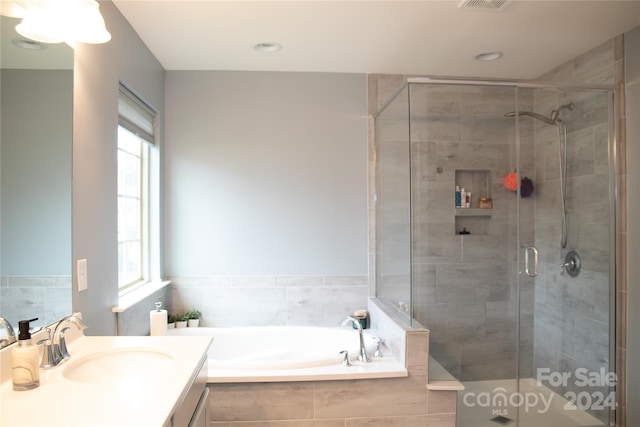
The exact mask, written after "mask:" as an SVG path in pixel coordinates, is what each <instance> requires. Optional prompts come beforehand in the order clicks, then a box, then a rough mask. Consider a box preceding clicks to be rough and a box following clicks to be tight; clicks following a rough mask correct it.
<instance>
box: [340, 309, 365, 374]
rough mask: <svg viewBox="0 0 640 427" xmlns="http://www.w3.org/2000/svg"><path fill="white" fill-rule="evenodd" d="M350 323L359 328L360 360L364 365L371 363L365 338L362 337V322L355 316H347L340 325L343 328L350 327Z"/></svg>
mask: <svg viewBox="0 0 640 427" xmlns="http://www.w3.org/2000/svg"><path fill="white" fill-rule="evenodd" d="M349 322H351V323H352V324H353V325H355V326H356V327H357V328H358V337H359V338H360V350H359V352H358V360H359V361H361V362H364V363H369V362H371V359H369V355H368V354H367V349H366V347H365V346H364V337H363V336H362V325H361V324H360V321H359V320H358V319H356V318H355V317H353V316H347V317H345V318H344V319H343V320H342V322H341V323H340V324H341V325H342V326H345V325H348V324H349Z"/></svg>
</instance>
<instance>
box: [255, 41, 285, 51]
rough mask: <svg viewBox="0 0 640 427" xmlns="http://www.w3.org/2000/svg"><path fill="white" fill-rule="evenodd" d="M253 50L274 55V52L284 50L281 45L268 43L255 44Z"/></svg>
mask: <svg viewBox="0 0 640 427" xmlns="http://www.w3.org/2000/svg"><path fill="white" fill-rule="evenodd" d="M253 48H254V49H255V50H257V51H258V52H267V53H273V52H278V51H279V50H281V49H282V45H281V44H280V43H270V42H266V43H258V44H255V45H253Z"/></svg>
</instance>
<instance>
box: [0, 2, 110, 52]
mask: <svg viewBox="0 0 640 427" xmlns="http://www.w3.org/2000/svg"><path fill="white" fill-rule="evenodd" d="M0 3H1V8H0V14H1V15H5V16H9V17H12V18H22V22H21V23H19V24H18V25H16V31H17V32H18V34H20V35H22V36H24V37H27V38H29V39H31V40H35V41H38V42H42V43H61V42H67V43H69V44H72V43H74V42H81V43H92V44H98V43H106V42H108V41H109V40H111V34H109V32H108V31H107V29H106V27H105V24H104V18H103V17H102V15H101V14H100V5H99V4H98V2H97V1H96V0H1V1H0Z"/></svg>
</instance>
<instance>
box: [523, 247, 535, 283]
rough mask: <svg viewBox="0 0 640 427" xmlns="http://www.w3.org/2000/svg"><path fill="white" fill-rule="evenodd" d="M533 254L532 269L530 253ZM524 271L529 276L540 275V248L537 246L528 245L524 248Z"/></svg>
mask: <svg viewBox="0 0 640 427" xmlns="http://www.w3.org/2000/svg"><path fill="white" fill-rule="evenodd" d="M529 254H533V269H531V259H530V255H529ZM524 272H525V273H527V276H529V277H536V276H537V275H538V249H536V248H535V246H527V247H526V248H524Z"/></svg>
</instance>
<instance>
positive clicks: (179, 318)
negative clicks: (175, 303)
mask: <svg viewBox="0 0 640 427" xmlns="http://www.w3.org/2000/svg"><path fill="white" fill-rule="evenodd" d="M187 320H189V316H187V313H179V314H176V328H186V327H187Z"/></svg>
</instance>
